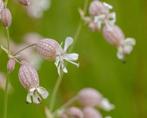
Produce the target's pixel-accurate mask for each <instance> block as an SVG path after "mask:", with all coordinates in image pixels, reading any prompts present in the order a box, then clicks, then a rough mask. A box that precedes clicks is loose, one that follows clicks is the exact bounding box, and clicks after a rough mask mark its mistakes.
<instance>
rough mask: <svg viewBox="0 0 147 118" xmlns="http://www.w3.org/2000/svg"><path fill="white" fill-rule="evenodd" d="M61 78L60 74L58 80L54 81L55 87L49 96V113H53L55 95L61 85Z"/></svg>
mask: <svg viewBox="0 0 147 118" xmlns="http://www.w3.org/2000/svg"><path fill="white" fill-rule="evenodd" d="M62 78H63V74H61V76H58V78H57V81H56V84H55V87H54V89H53V93H52V96H51V101H50V106H49V108H50V111H53V109H54V105H55V100H56V95H57V92H58V90H59V87H60V85H61V82H62Z"/></svg>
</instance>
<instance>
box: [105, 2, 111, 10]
mask: <svg viewBox="0 0 147 118" xmlns="http://www.w3.org/2000/svg"><path fill="white" fill-rule="evenodd" d="M103 5H104V6H105V7H106V8H107V9H113V6H112V5H110V4H108V3H106V2H103Z"/></svg>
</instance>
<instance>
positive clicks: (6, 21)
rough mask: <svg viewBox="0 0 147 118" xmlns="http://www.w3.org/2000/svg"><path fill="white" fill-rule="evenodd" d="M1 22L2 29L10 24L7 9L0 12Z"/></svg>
mask: <svg viewBox="0 0 147 118" xmlns="http://www.w3.org/2000/svg"><path fill="white" fill-rule="evenodd" d="M1 21H2V24H3V25H4V27H9V26H10V25H11V23H12V15H11V12H10V10H9V9H8V8H4V9H3V10H2V11H1Z"/></svg>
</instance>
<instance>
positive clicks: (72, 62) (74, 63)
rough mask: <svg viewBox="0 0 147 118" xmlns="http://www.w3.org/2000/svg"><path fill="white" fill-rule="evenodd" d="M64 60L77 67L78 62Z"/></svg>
mask: <svg viewBox="0 0 147 118" xmlns="http://www.w3.org/2000/svg"><path fill="white" fill-rule="evenodd" d="M66 61H67V62H69V63H71V64H73V65H75V66H77V67H79V63H76V62H74V61H71V60H66Z"/></svg>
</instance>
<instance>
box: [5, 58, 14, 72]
mask: <svg viewBox="0 0 147 118" xmlns="http://www.w3.org/2000/svg"><path fill="white" fill-rule="evenodd" d="M15 64H16V61H15V60H14V59H12V58H10V59H9V60H8V63H7V70H8V71H9V72H13V71H14V69H15Z"/></svg>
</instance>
